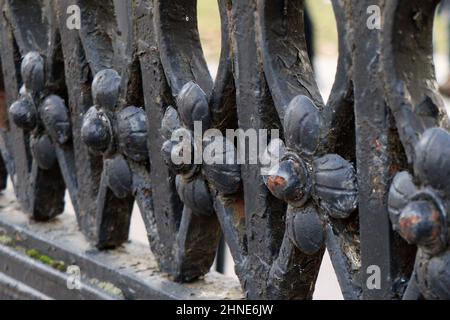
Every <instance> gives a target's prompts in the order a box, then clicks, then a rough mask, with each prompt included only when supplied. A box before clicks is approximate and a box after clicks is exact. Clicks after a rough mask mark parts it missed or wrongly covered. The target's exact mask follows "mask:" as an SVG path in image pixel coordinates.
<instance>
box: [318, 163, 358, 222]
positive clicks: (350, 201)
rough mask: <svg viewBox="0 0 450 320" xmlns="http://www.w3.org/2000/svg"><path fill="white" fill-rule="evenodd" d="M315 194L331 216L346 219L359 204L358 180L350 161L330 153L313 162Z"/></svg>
mask: <svg viewBox="0 0 450 320" xmlns="http://www.w3.org/2000/svg"><path fill="white" fill-rule="evenodd" d="M313 168H314V169H313V172H314V174H313V181H314V183H313V185H314V196H315V197H316V198H317V202H318V203H320V206H321V207H322V208H324V209H325V210H327V211H328V213H329V214H330V216H332V217H333V218H337V219H346V218H348V217H349V216H350V214H351V213H352V212H353V211H355V209H356V207H357V205H358V182H357V179H356V173H355V170H354V168H353V166H352V164H351V163H350V162H348V161H347V160H345V159H343V158H342V157H340V156H338V155H336V154H328V155H325V156H324V157H321V158H319V159H316V160H315V161H314V163H313Z"/></svg>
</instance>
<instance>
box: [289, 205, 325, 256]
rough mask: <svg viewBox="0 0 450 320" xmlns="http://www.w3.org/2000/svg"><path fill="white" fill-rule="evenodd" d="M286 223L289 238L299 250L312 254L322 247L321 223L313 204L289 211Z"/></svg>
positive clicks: (322, 233)
mask: <svg viewBox="0 0 450 320" xmlns="http://www.w3.org/2000/svg"><path fill="white" fill-rule="evenodd" d="M286 223H287V231H288V235H289V238H290V239H291V241H292V242H293V243H294V244H295V246H296V247H297V248H298V249H299V250H300V251H301V252H303V253H305V254H307V255H313V254H315V253H317V252H318V251H319V250H320V249H321V248H322V247H323V244H324V238H325V237H324V232H323V225H322V221H321V220H320V218H319V215H318V213H317V211H316V210H315V209H314V207H313V206H308V207H306V208H304V209H302V211H301V212H295V213H289V214H288V217H287V221H286Z"/></svg>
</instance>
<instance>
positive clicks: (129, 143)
mask: <svg viewBox="0 0 450 320" xmlns="http://www.w3.org/2000/svg"><path fill="white" fill-rule="evenodd" d="M117 124H118V135H119V147H120V149H121V150H122V151H123V153H124V154H125V155H126V156H127V157H129V158H130V159H132V160H134V161H145V160H147V159H148V147H147V116H146V115H145V112H144V110H142V109H141V108H137V107H134V106H130V107H127V108H125V109H123V110H121V111H120V112H119V114H118V115H117Z"/></svg>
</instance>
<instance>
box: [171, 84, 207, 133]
mask: <svg viewBox="0 0 450 320" xmlns="http://www.w3.org/2000/svg"><path fill="white" fill-rule="evenodd" d="M177 106H178V112H179V113H180V118H181V121H182V122H183V124H184V126H185V127H186V128H188V129H191V130H194V122H196V121H200V122H201V123H202V126H203V130H206V129H208V128H209V126H210V123H211V115H210V112H209V105H208V99H207V97H206V94H205V92H204V91H203V90H202V89H201V88H200V86H199V85H198V84H196V83H194V82H192V81H191V82H188V83H187V84H185V85H184V86H183V88H182V89H181V91H180V93H179V95H178V97H177Z"/></svg>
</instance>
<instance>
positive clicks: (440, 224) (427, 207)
mask: <svg viewBox="0 0 450 320" xmlns="http://www.w3.org/2000/svg"><path fill="white" fill-rule="evenodd" d="M398 224H399V233H400V235H401V236H402V237H403V238H404V239H405V240H406V241H408V242H409V243H414V244H416V245H418V246H419V247H421V248H422V249H423V250H424V251H426V252H428V253H430V254H437V253H439V252H441V251H442V250H443V249H445V247H446V240H445V239H446V237H443V234H444V233H446V230H444V229H445V228H446V227H445V226H446V222H445V221H444V217H443V215H442V213H441V211H440V209H439V208H437V207H436V205H435V204H434V203H433V202H431V201H428V200H415V201H412V202H411V203H409V204H408V205H407V206H406V207H405V208H404V209H403V210H402V213H401V215H400V219H399V223H398Z"/></svg>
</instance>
